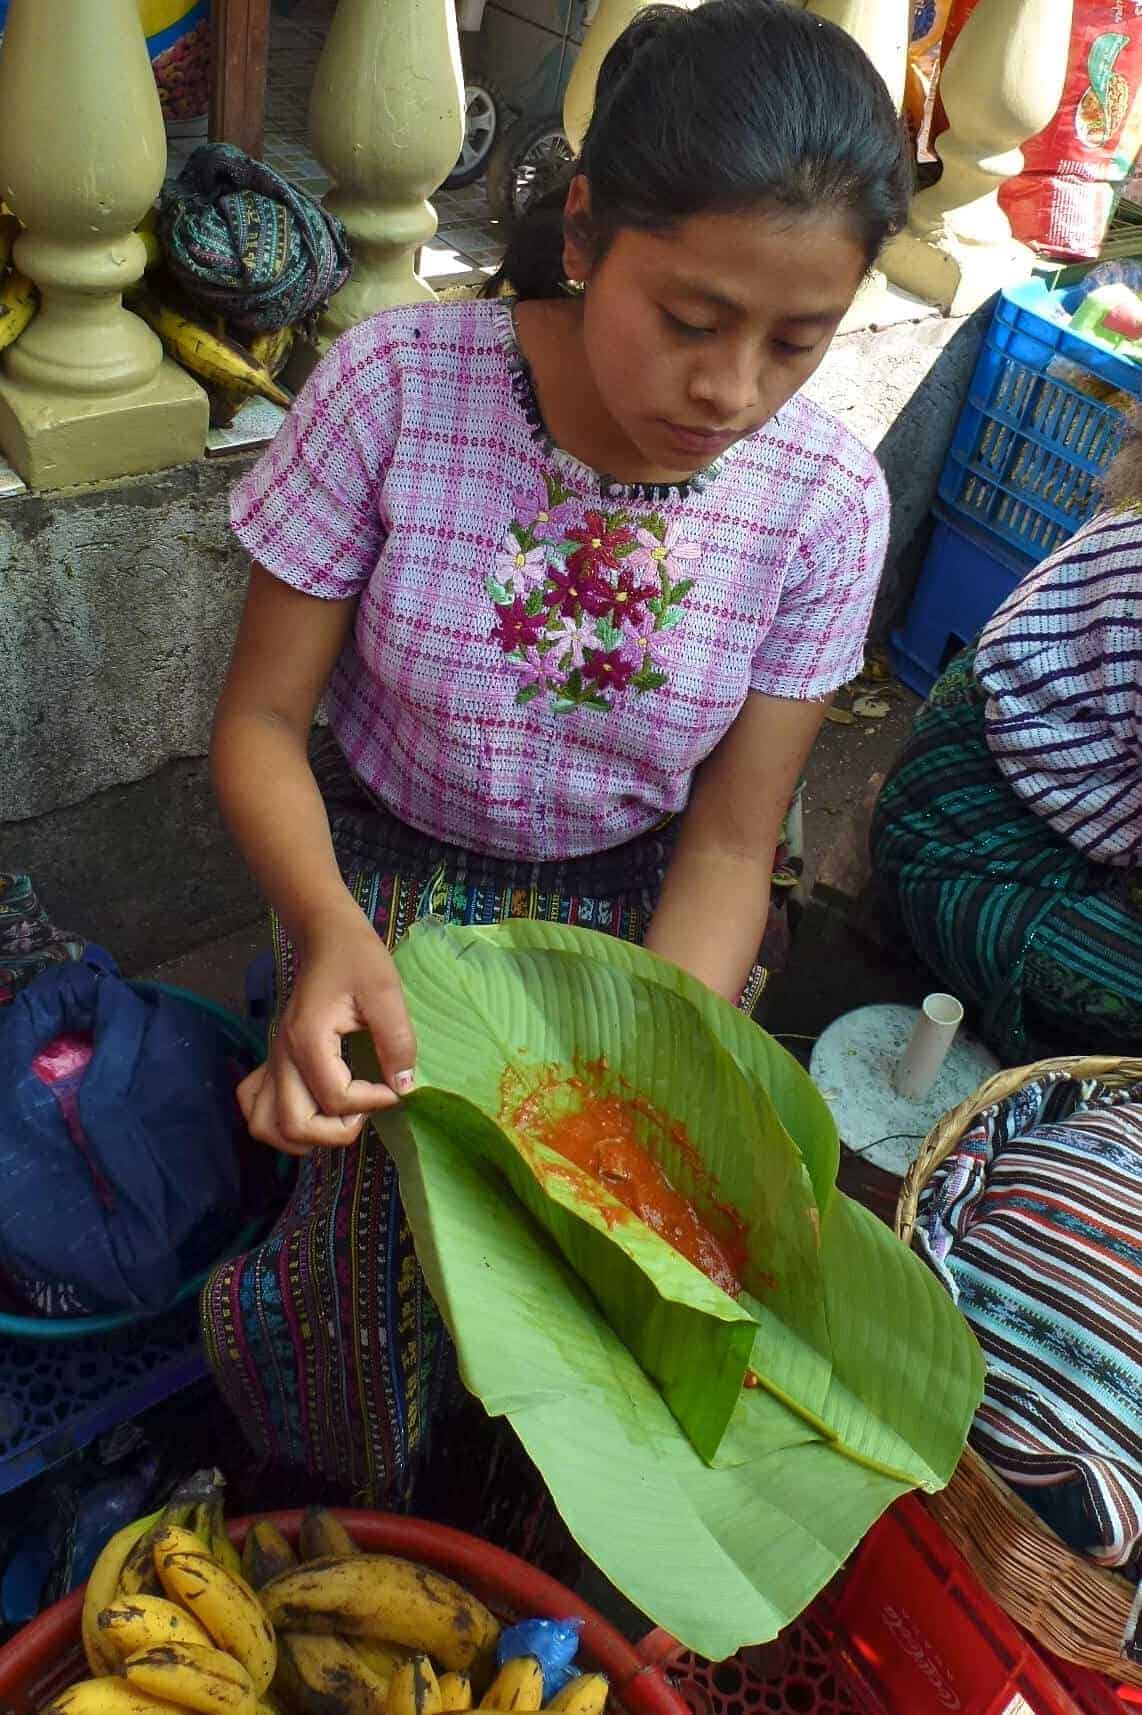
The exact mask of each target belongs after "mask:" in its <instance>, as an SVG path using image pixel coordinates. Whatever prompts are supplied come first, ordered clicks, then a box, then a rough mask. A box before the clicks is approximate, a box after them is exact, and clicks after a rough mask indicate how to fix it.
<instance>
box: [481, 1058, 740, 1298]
mask: <svg viewBox="0 0 1142 1715" xmlns="http://www.w3.org/2000/svg"><path fill="white" fill-rule="evenodd" d="M593 1070H594V1071H595V1072H598V1070H599V1068H594V1069H593ZM593 1083H594V1079H592V1080H591V1082H590V1083H588V1082H587V1081H586V1080H584V1079H582V1078H571V1079H568V1078H566V1076H565V1075H564V1076H560V1075H559V1074H558V1073H554V1072H553V1075H552V1079H551V1081H550V1082H548V1083H546V1084H541V1085H540V1087H539V1089H538V1090H536V1091H533V1092H532V1093H531V1094H530V1095H528V1096H526V1097H525V1098H524V1099H523V1100H522V1101H520V1102H519V1103H518V1105H517V1106H516V1107H515V1108H514V1109H513V1110H512V1111H510V1113H509V1116H508V1118H509V1123H510V1125H511V1127H512V1130H513V1132H514V1133H515V1134H516V1136H517V1139H518V1140H519V1141H520V1142H521V1143H523V1144H525V1146H526V1143H527V1141H529V1140H530V1141H533V1142H535V1143H541V1144H545V1145H546V1146H547V1148H548V1149H551V1150H553V1151H554V1152H555V1153H556V1154H557V1155H560V1156H562V1157H563V1159H564V1160H565V1161H566V1162H568V1163H569V1164H570V1167H571V1169H572V1171H569V1172H568V1173H567V1174H566V1175H565V1177H566V1178H567V1179H568V1180H569V1181H570V1182H572V1183H573V1184H574V1185H575V1188H576V1192H577V1194H578V1195H579V1196H580V1197H582V1198H584V1200H586V1201H594V1199H593V1198H592V1197H591V1188H592V1186H594V1187H602V1188H603V1189H605V1190H606V1191H608V1192H609V1193H610V1196H611V1197H613V1198H615V1199H616V1200H617V1201H618V1202H619V1203H621V1204H622V1206H623V1208H624V1209H626V1210H627V1211H629V1213H630V1214H631V1215H633V1216H635V1217H636V1218H637V1219H638V1220H640V1221H643V1222H645V1223H646V1225H647V1226H648V1227H650V1228H651V1229H652V1231H654V1232H656V1233H657V1234H658V1235H659V1237H660V1238H662V1239H665V1241H666V1243H667V1244H668V1245H670V1246H672V1247H673V1249H674V1250H676V1251H677V1252H678V1253H679V1255H680V1256H684V1257H685V1258H686V1259H687V1261H688V1262H692V1263H693V1264H694V1266H695V1268H698V1269H700V1270H701V1271H702V1273H703V1274H704V1275H706V1276H707V1278H708V1279H710V1280H712V1281H713V1282H714V1284H715V1285H716V1286H720V1287H721V1288H722V1290H723V1291H724V1292H728V1293H729V1294H730V1295H731V1297H737V1295H738V1293H739V1292H740V1291H741V1282H740V1280H739V1279H738V1275H737V1271H736V1269H735V1267H734V1264H733V1262H732V1261H731V1259H730V1255H729V1250H730V1246H729V1245H728V1244H726V1243H723V1242H721V1241H720V1240H719V1239H718V1238H716V1237H715V1235H714V1233H713V1232H712V1231H711V1230H710V1227H709V1225H707V1223H706V1222H705V1221H704V1220H703V1219H702V1218H701V1216H700V1215H699V1214H698V1211H697V1210H696V1209H695V1207H694V1205H693V1204H692V1203H691V1202H690V1201H689V1199H688V1198H686V1197H685V1196H683V1194H682V1193H681V1192H680V1191H678V1190H677V1189H676V1188H675V1187H674V1186H673V1185H672V1184H671V1183H670V1181H669V1179H668V1178H667V1177H666V1174H665V1173H664V1172H663V1170H662V1168H661V1167H660V1166H659V1165H658V1163H657V1162H656V1161H655V1160H654V1159H653V1157H652V1156H651V1155H650V1154H649V1153H648V1151H647V1149H646V1148H645V1146H644V1144H643V1141H642V1139H643V1137H645V1136H646V1134H647V1131H648V1129H649V1128H650V1127H652V1126H654V1125H658V1126H660V1127H665V1128H666V1129H668V1131H669V1134H670V1136H671V1140H672V1142H674V1143H675V1144H676V1145H679V1144H681V1142H682V1139H681V1138H680V1136H679V1133H680V1130H681V1128H680V1127H677V1126H676V1125H675V1124H674V1123H673V1122H668V1121H666V1120H664V1119H663V1117H662V1116H661V1115H659V1114H658V1113H657V1112H656V1111H655V1110H654V1109H653V1108H652V1107H651V1105H650V1104H649V1103H648V1102H646V1101H645V1100H644V1099H643V1098H640V1097H638V1096H628V1095H626V1094H625V1093H613V1092H612V1093H604V1092H601V1091H599V1090H598V1089H595V1088H594V1087H593ZM506 1095H507V1092H506V1091H505V1096H506ZM505 1105H507V1106H509V1107H510V1103H505ZM684 1148H685V1152H686V1154H687V1156H688V1157H692V1158H693V1159H694V1160H695V1162H697V1160H698V1157H697V1153H696V1151H694V1149H693V1145H692V1144H690V1143H689V1140H688V1139H687V1140H686V1141H685V1145H684ZM574 1169H578V1171H574ZM546 1170H547V1171H548V1172H552V1171H558V1169H554V1170H553V1169H552V1168H551V1167H550V1165H548V1166H547V1169H546ZM595 1206H596V1207H597V1208H599V1209H600V1211H601V1212H602V1213H603V1215H604V1216H605V1217H606V1218H607V1219H609V1220H612V1221H613V1219H614V1217H615V1214H616V1211H615V1210H614V1206H613V1204H611V1203H610V1202H609V1201H608V1202H605V1203H604V1202H601V1201H600V1202H596V1203H595ZM715 1207H716V1209H717V1211H718V1213H719V1214H720V1215H721V1217H722V1220H721V1221H720V1223H719V1224H721V1225H728V1226H730V1228H731V1229H733V1230H734V1231H735V1233H736V1236H737V1237H738V1238H739V1239H740V1236H741V1230H742V1229H741V1223H740V1220H738V1218H737V1217H736V1216H734V1214H733V1212H732V1211H731V1210H728V1209H726V1208H725V1207H724V1206H723V1205H716V1206H715Z"/></svg>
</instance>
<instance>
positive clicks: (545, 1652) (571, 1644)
mask: <svg viewBox="0 0 1142 1715" xmlns="http://www.w3.org/2000/svg"><path fill="white" fill-rule="evenodd" d="M582 1627H583V1622H582V1620H521V1622H520V1624H519V1625H518V1626H509V1627H508V1629H507V1631H506V1632H501V1633H500V1641H499V1645H498V1647H497V1650H496V1659H497V1661H498V1662H499V1665H500V1666H501V1667H503V1665H504V1663H505V1661H514V1660H515V1658H516V1657H517V1656H521V1655H533V1656H534V1657H535V1659H536V1660H537V1661H538V1663H539V1665H540V1667H541V1668H542V1669H543V1701H544V1702H545V1703H550V1702H551V1699H552V1698H553V1697H554V1696H555V1694H556V1692H559V1691H562V1690H563V1687H564V1686H565V1685H570V1683H571V1681H572V1680H573V1679H578V1677H579V1669H578V1668H577V1667H576V1666H575V1657H576V1655H577V1654H578V1653H579V1633H580V1631H581V1630H582Z"/></svg>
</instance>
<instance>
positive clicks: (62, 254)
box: [0, 0, 208, 488]
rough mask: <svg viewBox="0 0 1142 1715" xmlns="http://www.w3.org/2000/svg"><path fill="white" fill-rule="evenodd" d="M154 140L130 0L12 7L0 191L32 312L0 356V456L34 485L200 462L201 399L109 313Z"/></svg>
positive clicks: (133, 276) (157, 351) (0, 89)
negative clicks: (32, 287) (16, 227)
mask: <svg viewBox="0 0 1142 1715" xmlns="http://www.w3.org/2000/svg"><path fill="white" fill-rule="evenodd" d="M165 167H166V136H165V133H164V131H163V122H162V115H161V112H160V109H159V98H158V93H157V91H156V89H155V80H154V76H153V74H152V72H151V66H150V61H149V59H148V58H147V47H146V40H145V38H144V35H143V28H142V25H141V24H140V22H139V12H138V7H137V5H136V0H11V6H10V8H9V12H8V23H7V27H6V30H5V33H4V45H3V48H2V49H0V196H2V197H3V200H4V201H5V202H6V203H7V204H8V206H9V207H10V208H11V209H12V210H13V211H14V212H15V213H16V214H17V215H18V216H19V217H20V219H21V220H22V221H23V223H24V225H25V227H26V228H27V230H26V232H24V233H23V234H22V235H21V237H20V238H19V239H18V240H17V243H16V250H15V260H16V264H17V266H18V267H19V268H20V269H21V270H22V271H23V272H24V273H25V274H27V275H29V276H30V277H31V279H32V280H34V281H35V283H36V285H37V286H38V287H39V290H40V299H41V304H40V310H39V313H38V314H37V316H36V318H35V320H34V321H33V322H32V324H31V325H30V327H29V328H28V329H27V330H26V332H25V333H24V334H23V335H22V336H21V337H20V339H19V341H18V342H17V343H16V344H15V345H12V346H10V347H9V349H8V350H7V352H5V354H4V358H3V364H2V373H0V449H2V450H3V453H4V456H5V457H6V458H7V459H8V460H9V462H10V463H11V464H12V465H13V466H14V467H15V469H16V470H17V471H18V472H19V474H20V475H21V476H22V477H23V478H24V480H25V482H27V483H29V484H30V485H31V486H32V487H33V488H60V487H65V486H69V485H71V484H73V483H83V482H95V481H100V480H102V479H105V478H108V477H115V476H127V475H131V474H134V473H137V472H139V471H145V470H158V469H160V468H162V467H164V466H166V465H172V464H178V463H181V462H182V461H184V460H187V459H194V458H199V457H201V455H202V451H203V447H204V444H205V440H206V429H207V417H208V406H207V401H206V395H205V394H204V393H203V391H202V389H201V388H200V387H199V386H198V385H197V384H196V383H195V382H194V381H192V380H191V378H190V376H189V375H186V374H185V373H184V372H183V371H182V370H181V369H178V368H177V367H176V366H175V365H174V364H172V363H169V362H168V361H166V360H165V359H164V357H163V352H162V347H161V346H160V344H159V341H158V339H157V338H156V336H155V335H154V334H153V333H152V332H151V330H150V328H148V327H146V326H145V325H144V323H143V322H141V321H140V320H139V318H138V317H137V316H134V315H132V314H130V312H129V311H127V310H126V309H124V307H123V299H122V293H123V290H124V288H125V287H128V286H130V285H132V284H133V283H134V282H135V281H136V280H138V278H139V276H140V275H141V274H142V272H143V265H144V262H145V260H146V258H145V253H144V250H143V244H142V241H141V239H139V238H137V237H136V236H135V232H134V228H135V227H136V226H137V225H138V223H139V221H140V220H141V219H142V217H143V215H144V214H145V213H146V211H147V209H148V208H149V207H150V205H151V203H152V201H153V200H154V198H155V196H156V194H157V192H158V190H159V187H160V186H161V184H162V181H163V173H164V170H165Z"/></svg>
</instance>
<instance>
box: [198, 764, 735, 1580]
mask: <svg viewBox="0 0 1142 1715" xmlns="http://www.w3.org/2000/svg"><path fill="white" fill-rule="evenodd" d="M313 762H314V769H315V772H316V773H317V776H318V779H319V782H320V784H321V787H322V794H323V797H324V799H325V802H326V806H327V808H328V811H329V817H330V825H331V828H332V832H333V840H334V846H335V849H336V851H337V855H338V860H339V863H340V866H341V870H342V874H343V876H344V879H345V881H346V883H347V885H348V886H349V888H350V890H351V892H352V893H353V895H354V897H355V898H356V899H357V901H358V903H359V904H360V905H361V907H362V908H363V910H364V911H365V912H366V914H367V915H368V916H369V918H370V919H371V920H372V922H373V923H374V924H375V925H376V929H377V933H378V935H380V936H381V937H382V939H383V940H384V941H385V943H386V945H387V946H389V947H393V946H395V945H396V943H397V942H398V941H399V940H400V939H401V937H402V936H403V935H404V934H405V932H406V931H407V929H408V928H409V926H410V924H411V923H413V922H414V921H415V920H416V919H418V918H420V917H424V916H429V915H431V916H434V917H437V918H441V919H443V920H445V921H447V922H451V923H465V924H471V923H498V922H502V921H504V920H506V919H508V918H512V917H525V918H533V919H538V920H540V921H544V922H551V923H565V924H572V925H577V926H579V927H585V928H591V929H597V930H600V931H601V932H603V933H604V934H608V935H615V936H618V937H619V938H620V939H622V940H627V941H635V942H637V941H640V940H641V939H642V936H643V934H644V932H645V929H646V926H647V924H648V922H649V919H650V914H651V910H652V908H653V905H654V901H655V898H656V896H657V892H658V889H659V886H660V885H661V881H662V876H663V872H664V870H665V866H666V863H667V860H668V858H669V855H670V851H671V848H672V845H673V841H674V838H675V833H676V828H675V826H674V824H668V825H667V826H665V827H663V828H660V829H658V830H656V831H654V832H652V833H649V834H646V835H644V836H642V837H641V838H640V839H637V840H634V841H631V842H630V843H629V844H627V845H624V846H622V847H619V848H617V849H615V850H613V851H610V852H605V853H603V854H601V855H599V856H591V857H584V858H576V859H572V860H570V861H568V862H565V863H547V864H530V863H512V862H507V861H504V860H501V859H494V858H488V857H480V856H474V855H472V854H471V853H467V852H463V851H460V850H458V849H456V848H454V847H450V846H445V845H443V844H441V843H440V842H439V841H437V840H433V839H430V838H428V837H427V836H425V835H423V834H419V833H416V832H415V831H413V830H412V829H410V828H408V827H406V826H404V825H403V824H402V823H400V822H398V821H397V820H396V819H395V818H394V817H393V816H391V815H390V814H389V813H388V812H387V811H386V810H384V809H382V808H381V807H380V806H379V805H378V804H377V803H376V801H375V800H374V799H372V798H371V797H370V796H369V795H368V794H367V793H366V792H365V790H364V788H363V787H362V786H361V785H360V784H359V782H358V781H357V780H356V779H355V777H354V776H353V775H352V774H351V772H350V771H349V768H348V766H347V765H346V764H345V762H344V760H343V759H342V757H341V755H340V752H339V751H338V750H337V748H336V746H335V745H334V744H333V742H332V741H331V739H330V738H329V737H328V736H326V737H325V738H323V739H322V740H320V741H319V742H318V744H317V745H316V747H315V751H314V756H313ZM274 942H275V958H276V971H277V995H278V998H279V1004H280V1003H281V1002H282V1001H283V1000H284V999H285V998H287V997H288V996H289V994H290V992H291V990H292V986H293V980H294V970H295V957H294V950H293V948H292V946H291V944H290V942H289V940H288V938H287V937H286V936H285V934H284V932H283V931H282V928H281V925H280V923H277V922H276V921H275V924H274ZM764 979H765V972H764V970H763V969H762V968H761V967H760V966H758V967H757V969H756V970H755V972H754V976H753V978H752V979H751V983H750V985H749V988H748V989H747V993H746V995H745V996H743V1002H742V1004H743V1005H746V1006H750V1005H752V1004H753V1002H754V1000H755V999H756V997H757V995H758V994H759V993H760V990H761V988H762V986H763V984H764ZM202 1315H203V1326H204V1332H205V1341H206V1350H207V1354H208V1357H209V1361H210V1364H211V1367H212V1369H213V1372H214V1375H215V1377H216V1379H217V1382H218V1385H219V1387H220V1388H221V1390H222V1393H223V1395H224V1397H225V1399H226V1400H227V1402H228V1403H229V1405H230V1407H231V1409H232V1411H233V1412H234V1414H235V1416H236V1417H237V1419H238V1421H239V1423H240V1424H241V1426H242V1429H243V1432H244V1434H245V1437H246V1439H247V1441H248V1442H249V1443H250V1445H251V1447H252V1448H253V1450H254V1452H255V1454H256V1455H257V1457H258V1460H259V1465H260V1468H261V1469H262V1470H263V1471H265V1472H267V1483H269V1482H270V1478H269V1476H268V1473H269V1472H271V1471H273V1470H275V1469H276V1470H278V1471H282V1470H288V1471H289V1472H290V1473H291V1477H290V1483H289V1489H288V1492H289V1494H290V1495H291V1496H292V1497H293V1498H294V1500H295V1501H296V1500H297V1499H299V1498H302V1497H303V1495H305V1494H310V1495H312V1496H313V1497H314V1498H317V1497H325V1498H326V1499H327V1500H344V1501H352V1502H355V1503H357V1504H361V1505H375V1504H379V1503H382V1502H383V1503H384V1504H385V1505H387V1506H407V1505H409V1504H411V1503H412V1502H413V1501H414V1498H415V1503H416V1505H417V1507H418V1510H428V1509H427V1507H426V1503H425V1501H424V1499H423V1494H422V1493H421V1494H418V1493H417V1492H416V1491H417V1483H418V1479H419V1478H420V1477H421V1476H422V1475H423V1472H424V1468H425V1461H426V1459H427V1458H428V1456H429V1452H430V1438H429V1434H428V1430H429V1427H430V1426H431V1425H432V1424H434V1423H437V1422H441V1421H446V1420H447V1419H448V1417H449V1414H450V1413H452V1412H455V1411H456V1410H461V1411H462V1410H463V1407H462V1400H463V1396H462V1393H461V1390H460V1389H459V1387H458V1384H457V1379H456V1373H455V1363H454V1358H453V1353H452V1349H451V1343H450V1341H449V1340H448V1337H447V1335H446V1333H445V1331H444V1329H443V1325H442V1323H441V1320H440V1317H439V1314H438V1312H437V1310H436V1307H435V1305H434V1304H433V1302H432V1300H431V1298H430V1297H429V1294H428V1292H427V1290H426V1288H425V1284H424V1280H423V1277H422V1275H421V1272H420V1269H419V1267H418V1265H417V1260H416V1254H415V1251H414V1249H413V1244H412V1239H411V1236H410V1234H409V1230H408V1226H407V1224H406V1222H405V1219H404V1214H403V1211H402V1208H401V1201H400V1194H399V1190H398V1186H397V1178H396V1171H395V1168H394V1167H393V1164H392V1161H391V1160H390V1159H389V1157H388V1155H387V1154H386V1153H385V1151H384V1149H383V1147H382V1146H381V1144H380V1142H379V1141H378V1140H377V1138H376V1137H375V1135H373V1134H371V1133H366V1136H365V1140H364V1141H363V1142H362V1143H361V1144H360V1145H358V1146H356V1147H354V1148H351V1149H316V1150H314V1151H313V1153H312V1154H311V1155H309V1156H308V1157H306V1158H305V1159H304V1160H303V1161H302V1163H301V1166H300V1170H299V1175H298V1179H297V1184H296V1188H295V1190H294V1193H293V1196H292V1198H291V1199H290V1202H289V1204H288V1206H287V1208H286V1209H285V1211H284V1213H283V1215H282V1217H281V1219H280V1220H279V1221H278V1223H277V1225H276V1226H275V1227H274V1229H273V1231H272V1232H271V1233H270V1235H269V1236H268V1237H267V1238H266V1239H265V1240H264V1241H263V1242H262V1243H261V1244H260V1245H258V1246H257V1247H256V1248H255V1249H253V1250H251V1251H248V1252H247V1253H246V1254H244V1255H242V1256H239V1257H237V1258H235V1259H234V1260H233V1261H231V1262H228V1263H226V1264H225V1265H224V1266H223V1267H221V1268H219V1269H217V1270H216V1271H215V1273H214V1275H213V1277H212V1278H211V1279H210V1281H209V1282H208V1284H207V1286H206V1289H205V1291H204V1294H203V1298H202ZM466 1423H467V1428H466V1429H465V1431H464V1439H465V1444H467V1442H468V1441H470V1440H471V1439H472V1438H473V1437H476V1438H477V1439H478V1436H476V1429H475V1428H473V1424H474V1423H475V1419H474V1418H473V1417H472V1414H471V1412H470V1411H469V1414H468V1417H467V1419H466ZM477 1427H478V1426H477ZM461 1452H462V1449H460V1448H458V1447H457V1445H456V1444H455V1443H454V1442H453V1441H452V1440H451V1439H450V1443H449V1451H448V1463H449V1464H450V1465H451V1466H452V1467H453V1475H454V1474H455V1468H456V1466H457V1460H458V1459H459V1457H460V1453H461ZM480 1458H481V1459H482V1460H483V1462H484V1463H485V1464H487V1463H488V1462H489V1460H490V1461H491V1462H492V1463H494V1462H495V1461H496V1460H497V1459H500V1462H501V1463H502V1462H503V1461H502V1449H501V1450H500V1453H496V1451H495V1450H494V1449H493V1450H492V1452H491V1454H489V1455H488V1457H487V1458H485V1456H484V1454H483V1453H481V1455H480ZM303 1473H304V1476H303ZM473 1481H474V1482H475V1481H482V1478H479V1479H477V1478H475V1477H474V1478H473ZM515 1485H516V1479H514V1478H513V1480H512V1482H510V1483H508V1484H507V1490H508V1491H509V1492H511V1500H512V1505H513V1506H516V1507H518V1502H519V1492H518V1488H517V1487H516V1486H515ZM500 1486H501V1489H503V1488H504V1485H503V1484H502V1483H501V1485H500ZM283 1492H284V1491H283ZM480 1522H481V1523H482V1524H483V1525H484V1527H485V1528H486V1527H487V1524H488V1521H487V1518H486V1517H485V1518H483V1519H482V1520H481V1521H480ZM511 1545H512V1546H515V1547H517V1549H519V1547H520V1544H519V1539H518V1536H517V1537H516V1538H515V1539H514V1540H513V1542H512V1544H511Z"/></svg>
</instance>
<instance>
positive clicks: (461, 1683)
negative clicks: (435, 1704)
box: [440, 1673, 472, 1715]
mask: <svg viewBox="0 0 1142 1715" xmlns="http://www.w3.org/2000/svg"><path fill="white" fill-rule="evenodd" d="M471 1707H472V1681H471V1680H470V1679H469V1677H468V1675H467V1674H466V1673H442V1674H441V1675H440V1715H465V1712H466V1711H467V1710H469V1709H471Z"/></svg>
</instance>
